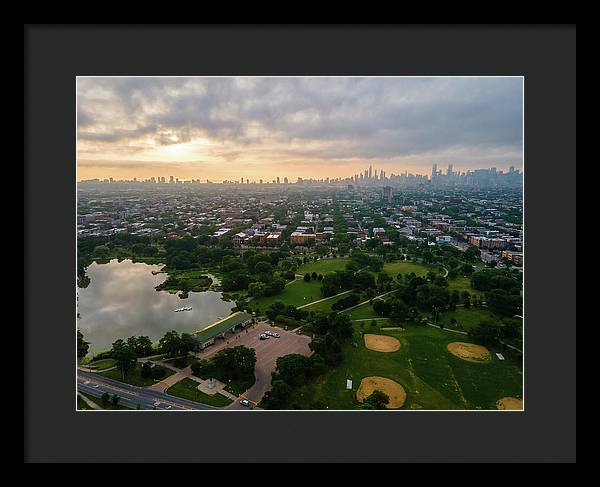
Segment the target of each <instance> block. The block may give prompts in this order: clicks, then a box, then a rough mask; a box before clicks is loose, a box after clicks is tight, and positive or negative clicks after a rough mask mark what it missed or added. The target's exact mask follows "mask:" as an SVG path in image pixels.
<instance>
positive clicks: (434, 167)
mask: <svg viewBox="0 0 600 487" xmlns="http://www.w3.org/2000/svg"><path fill="white" fill-rule="evenodd" d="M436 176H437V164H434V165H433V166H431V179H433V178H435V177H436Z"/></svg>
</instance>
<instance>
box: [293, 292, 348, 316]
mask: <svg viewBox="0 0 600 487" xmlns="http://www.w3.org/2000/svg"><path fill="white" fill-rule="evenodd" d="M349 295H350V293H346V294H342V295H341V296H336V297H333V296H332V297H331V298H330V299H328V300H327V301H322V302H321V303H317V304H311V305H310V306H306V307H305V308H303V309H305V310H306V311H320V312H322V313H331V312H332V311H333V310H332V309H331V306H332V305H333V304H335V303H337V302H338V301H339V300H340V299H344V298H347V297H348V296H349ZM321 299H323V298H321Z"/></svg>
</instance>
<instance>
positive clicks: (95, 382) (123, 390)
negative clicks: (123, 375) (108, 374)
mask: <svg viewBox="0 0 600 487" xmlns="http://www.w3.org/2000/svg"><path fill="white" fill-rule="evenodd" d="M88 382H92V383H93V384H96V385H95V386H94V387H98V386H104V387H106V388H107V389H112V390H114V391H119V392H124V393H125V394H129V395H131V396H139V394H138V393H137V392H133V391H129V390H127V389H122V388H120V387H117V386H113V385H111V384H107V383H106V382H101V381H95V380H89V381H88Z"/></svg>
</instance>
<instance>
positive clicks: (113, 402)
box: [110, 394, 121, 407]
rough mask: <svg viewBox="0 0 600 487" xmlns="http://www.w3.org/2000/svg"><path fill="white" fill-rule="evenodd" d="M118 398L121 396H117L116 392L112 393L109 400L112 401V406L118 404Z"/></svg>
mask: <svg viewBox="0 0 600 487" xmlns="http://www.w3.org/2000/svg"><path fill="white" fill-rule="evenodd" d="M120 399H121V398H120V397H119V396H117V395H116V394H113V396H112V398H111V400H110V402H112V405H113V406H114V407H116V406H117V404H119V400H120Z"/></svg>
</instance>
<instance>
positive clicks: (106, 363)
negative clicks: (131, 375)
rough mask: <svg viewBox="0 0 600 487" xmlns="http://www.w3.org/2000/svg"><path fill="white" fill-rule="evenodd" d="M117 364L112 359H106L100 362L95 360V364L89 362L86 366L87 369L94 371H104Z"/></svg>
mask: <svg viewBox="0 0 600 487" xmlns="http://www.w3.org/2000/svg"><path fill="white" fill-rule="evenodd" d="M116 364H117V361H116V360H115V359H112V358H106V359H102V360H97V361H96V362H91V363H89V364H88V367H90V368H94V369H96V370H105V369H110V368H111V367H114V366H115V365H116Z"/></svg>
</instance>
